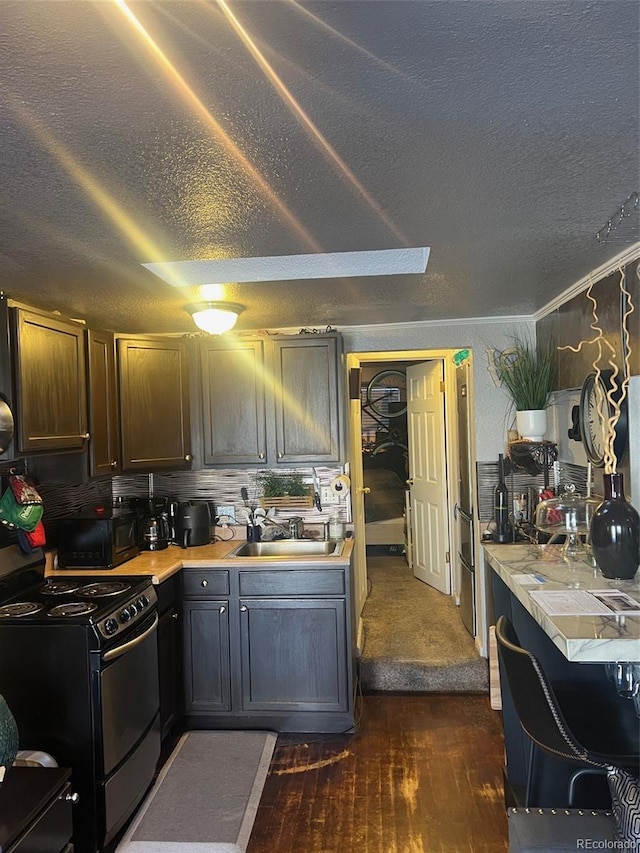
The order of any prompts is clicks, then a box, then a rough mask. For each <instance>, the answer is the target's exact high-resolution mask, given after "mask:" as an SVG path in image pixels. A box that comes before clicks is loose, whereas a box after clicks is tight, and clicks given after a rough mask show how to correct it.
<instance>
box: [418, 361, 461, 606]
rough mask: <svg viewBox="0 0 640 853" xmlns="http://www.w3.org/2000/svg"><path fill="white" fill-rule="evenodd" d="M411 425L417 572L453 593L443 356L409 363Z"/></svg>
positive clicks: (421, 576)
mask: <svg viewBox="0 0 640 853" xmlns="http://www.w3.org/2000/svg"><path fill="white" fill-rule="evenodd" d="M407 426H408V432H409V481H410V483H411V529H412V534H413V574H414V575H415V576H416V577H417V578H418V579H419V580H421V581H424V582H425V583H428V584H429V585H430V586H433V587H435V589H437V590H440V592H444V593H447V594H449V593H450V592H451V563H450V556H449V555H450V549H449V524H448V508H447V507H448V505H447V464H446V452H445V450H446V449H445V417H444V366H443V363H442V361H441V360H440V359H438V360H435V361H430V362H426V363H425V364H416V365H414V366H413V367H408V368H407Z"/></svg>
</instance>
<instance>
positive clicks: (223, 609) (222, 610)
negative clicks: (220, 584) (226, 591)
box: [219, 604, 227, 613]
mask: <svg viewBox="0 0 640 853" xmlns="http://www.w3.org/2000/svg"><path fill="white" fill-rule="evenodd" d="M219 612H220V613H226V612H227V608H226V607H225V606H224V604H223V605H222V607H221V608H220V611H219Z"/></svg>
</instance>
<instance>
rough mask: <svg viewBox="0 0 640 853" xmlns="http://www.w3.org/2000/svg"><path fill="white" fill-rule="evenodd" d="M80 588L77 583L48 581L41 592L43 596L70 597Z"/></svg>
mask: <svg viewBox="0 0 640 853" xmlns="http://www.w3.org/2000/svg"><path fill="white" fill-rule="evenodd" d="M79 588H80V584H78V583H76V582H75V581H61V580H59V581H56V580H48V581H47V582H46V583H45V584H44V586H43V587H42V588H41V589H40V592H41V593H42V595H68V594H69V593H71V592H76V591H77V590H78V589H79Z"/></svg>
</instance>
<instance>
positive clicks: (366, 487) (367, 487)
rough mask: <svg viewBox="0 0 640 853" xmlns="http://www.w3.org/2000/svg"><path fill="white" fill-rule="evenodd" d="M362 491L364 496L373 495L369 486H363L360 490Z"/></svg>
mask: <svg viewBox="0 0 640 853" xmlns="http://www.w3.org/2000/svg"><path fill="white" fill-rule="evenodd" d="M360 491H361V492H362V494H363V495H368V494H370V493H371V489H370V488H369V486H363V487H362V488H361V489H360Z"/></svg>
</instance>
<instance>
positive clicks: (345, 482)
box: [329, 474, 351, 498]
mask: <svg viewBox="0 0 640 853" xmlns="http://www.w3.org/2000/svg"><path fill="white" fill-rule="evenodd" d="M329 488H330V489H331V491H332V492H333V494H334V495H337V496H338V497H339V498H346V496H347V495H348V494H349V489H350V488H351V480H350V479H349V478H348V477H347V475H346V474H340V476H339V477H334V478H333V480H332V481H331V482H330V483H329Z"/></svg>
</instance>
